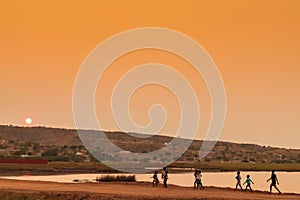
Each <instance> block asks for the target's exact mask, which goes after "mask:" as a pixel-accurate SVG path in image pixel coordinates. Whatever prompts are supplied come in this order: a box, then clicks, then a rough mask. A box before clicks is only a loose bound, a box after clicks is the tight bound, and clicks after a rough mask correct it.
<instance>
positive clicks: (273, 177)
mask: <svg viewBox="0 0 300 200" xmlns="http://www.w3.org/2000/svg"><path fill="white" fill-rule="evenodd" d="M246 177H247V178H246V181H245V182H244V183H243V185H245V184H247V185H246V188H245V191H246V190H247V189H248V188H249V189H250V191H251V192H253V190H252V188H251V183H252V184H254V182H253V181H252V180H251V179H250V175H249V174H248V175H247V176H246ZM235 179H236V180H237V182H236V185H235V190H237V188H238V186H239V187H240V188H241V190H242V191H244V190H243V187H242V185H241V180H242V178H241V172H240V171H237V175H236V177H235ZM270 180H271V185H270V193H272V188H273V187H274V188H275V189H276V190H277V191H278V193H279V194H281V191H280V190H279V189H278V188H277V186H276V184H278V185H279V181H278V179H277V176H276V174H275V171H274V170H272V174H271V177H270V178H269V179H268V180H267V182H269V181H270Z"/></svg>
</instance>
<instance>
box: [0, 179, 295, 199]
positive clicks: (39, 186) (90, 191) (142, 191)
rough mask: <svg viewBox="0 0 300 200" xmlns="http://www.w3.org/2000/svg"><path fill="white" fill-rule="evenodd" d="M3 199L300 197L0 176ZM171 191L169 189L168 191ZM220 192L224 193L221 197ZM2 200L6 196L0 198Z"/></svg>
mask: <svg viewBox="0 0 300 200" xmlns="http://www.w3.org/2000/svg"><path fill="white" fill-rule="evenodd" d="M0 188H1V191H0V198H1V197H3V195H6V197H7V198H6V199H10V198H11V199H21V198H27V199H49V200H52V199H59V200H60V199H67V198H71V199H74V200H76V199H87V200H94V199H175V200H177V199H219V200H225V199H228V200H229V199H232V200H235V199H241V200H246V199H249V200H251V199H253V200H254V199H255V200H260V199H261V200H262V199H269V198H271V197H272V199H275V200H276V199H290V200H295V199H300V194H296V193H283V194H281V195H278V194H276V193H273V194H269V193H268V192H266V191H254V192H253V193H251V192H250V191H247V192H242V191H240V190H239V191H234V189H233V188H221V187H206V188H205V189H204V190H195V189H193V188H192V187H181V186H176V185H168V188H163V187H162V185H161V184H160V185H159V187H158V188H153V187H152V184H151V183H150V182H134V183H132V182H105V183H104V182H97V183H55V182H47V181H25V180H9V179H2V178H0ZM166 191H168V192H166ZM220 193H221V194H222V196H220ZM1 199H3V198H1Z"/></svg>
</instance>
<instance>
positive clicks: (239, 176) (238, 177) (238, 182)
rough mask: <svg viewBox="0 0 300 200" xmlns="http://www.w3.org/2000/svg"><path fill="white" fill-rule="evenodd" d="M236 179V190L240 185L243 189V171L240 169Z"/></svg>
mask: <svg viewBox="0 0 300 200" xmlns="http://www.w3.org/2000/svg"><path fill="white" fill-rule="evenodd" d="M235 179H236V185H235V190H237V189H238V186H240V188H241V190H242V191H243V188H242V185H241V180H242V177H241V172H240V171H237V173H236V177H235Z"/></svg>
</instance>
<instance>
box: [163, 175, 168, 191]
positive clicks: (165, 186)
mask: <svg viewBox="0 0 300 200" xmlns="http://www.w3.org/2000/svg"><path fill="white" fill-rule="evenodd" d="M168 179H169V176H168V171H165V174H164V185H163V186H164V188H167V187H168V184H167V181H168Z"/></svg>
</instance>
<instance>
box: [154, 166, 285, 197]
mask: <svg viewBox="0 0 300 200" xmlns="http://www.w3.org/2000/svg"><path fill="white" fill-rule="evenodd" d="M161 178H162V180H163V187H164V188H167V187H168V185H167V181H168V179H169V176H168V170H167V168H166V167H164V168H163V170H162V173H161ZM194 178H195V181H194V189H199V188H200V189H204V186H203V184H202V174H201V170H198V169H197V170H195V172H194ZM235 179H236V180H237V182H236V185H235V190H237V189H238V187H240V188H241V190H242V191H247V189H248V188H249V189H250V191H251V192H253V190H252V188H251V184H254V182H253V181H252V180H251V178H250V175H249V174H248V175H247V176H246V181H245V182H244V183H243V185H245V184H246V187H245V189H243V187H242V184H241V180H242V177H241V172H240V171H237V175H236V177H235ZM270 180H271V185H270V193H272V188H273V187H274V188H275V189H276V190H277V191H278V193H279V194H281V191H280V190H279V189H278V188H277V185H276V184H278V185H279V181H278V179H277V176H276V174H275V171H274V170H273V171H272V175H271V177H270V178H269V179H268V180H267V182H269V181H270ZM152 184H153V187H157V185H158V184H159V179H158V171H157V170H156V171H155V172H154V174H153V182H152Z"/></svg>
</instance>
